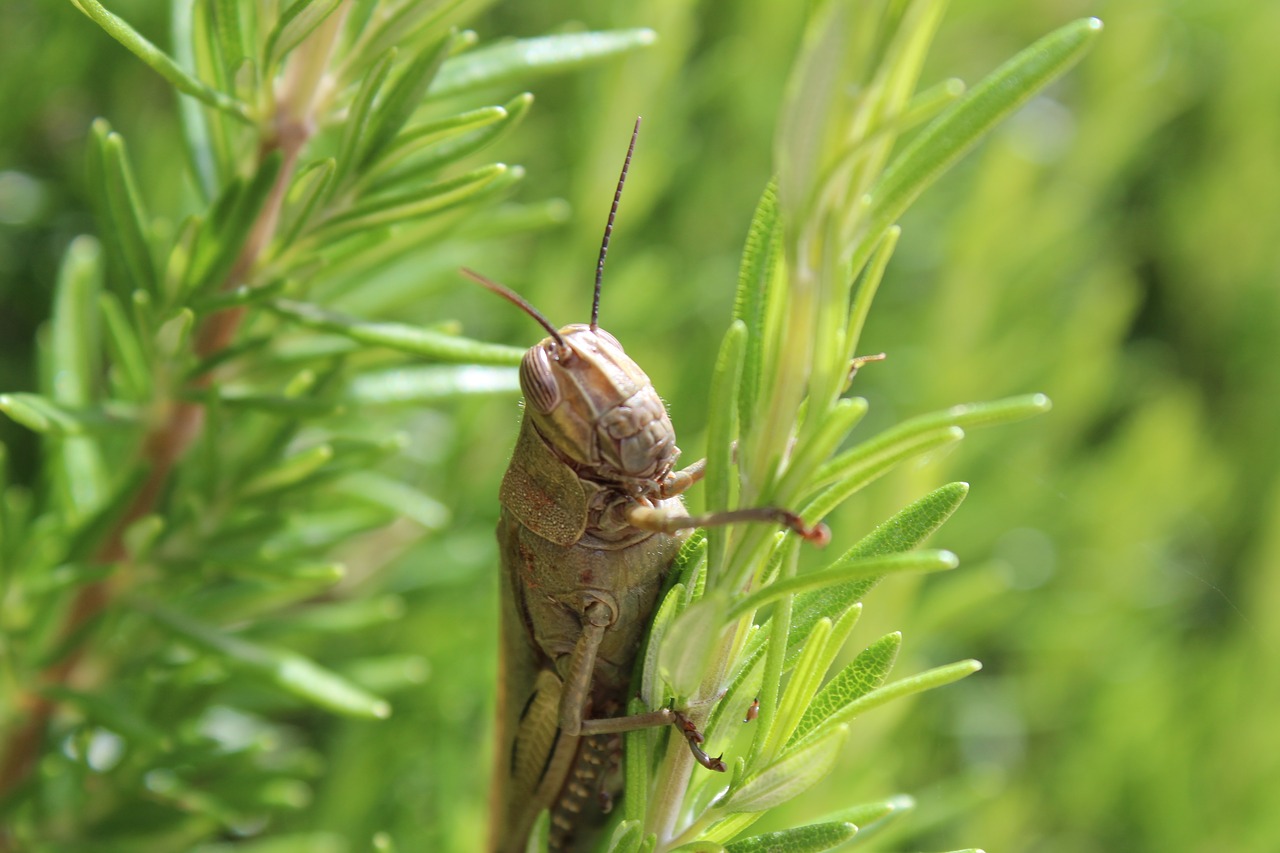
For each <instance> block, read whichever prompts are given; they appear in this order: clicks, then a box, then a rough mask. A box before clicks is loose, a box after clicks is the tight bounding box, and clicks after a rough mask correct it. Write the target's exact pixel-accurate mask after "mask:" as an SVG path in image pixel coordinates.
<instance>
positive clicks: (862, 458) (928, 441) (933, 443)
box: [801, 426, 964, 520]
mask: <svg viewBox="0 0 1280 853" xmlns="http://www.w3.org/2000/svg"><path fill="white" fill-rule="evenodd" d="M962 438H964V430H962V429H960V428H959V427H955V426H951V427H941V428H938V429H934V430H930V431H928V432H922V433H919V434H916V435H911V436H904V437H902V438H901V439H899V440H898V441H895V442H893V443H890V444H886V445H879V444H876V445H874V446H872V442H866V443H865V445H866V446H865V447H864V445H858V446H857V447H855V448H854V449H853V450H852V451H850V452H849V453H848V454H845V455H844V456H842V457H841V458H842V459H843V460H847V463H848V464H846V465H845V466H844V467H843V468H842V469H841V470H839V472H838V478H837V479H836V481H835V482H834V483H833V484H832V485H831V486H829V487H828V488H827V489H826V490H825V491H823V492H822V494H820V495H818V497H816V498H814V499H813V500H812V501H811V502H810V503H809V504H808V505H807V506H806V507H805V508H804V509H803V510H802V511H801V515H803V516H804V517H805V518H806V519H811V520H817V519H821V518H825V517H826V516H827V514H828V513H830V512H831V511H832V510H834V509H835V508H836V507H838V506H839V505H840V504H842V503H844V502H845V501H846V500H848V499H849V498H850V497H851V496H852V495H853V494H854V493H856V492H857V491H858V490H860V489H862V488H864V487H866V486H867V485H868V484H870V483H872V482H874V481H875V480H877V479H879V478H880V477H882V476H884V475H885V474H887V473H889V471H891V470H893V469H894V468H895V467H897V466H898V465H900V464H902V463H903V462H905V461H907V460H908V459H911V458H913V457H916V456H921V455H923V454H925V453H928V452H930V451H931V450H937V449H938V448H940V447H946V446H947V445H948V444H955V443H956V442H957V441H959V440H960V439H962ZM823 470H824V471H825V470H826V467H824V469H823ZM819 478H822V472H819ZM822 479H825V478H822Z"/></svg>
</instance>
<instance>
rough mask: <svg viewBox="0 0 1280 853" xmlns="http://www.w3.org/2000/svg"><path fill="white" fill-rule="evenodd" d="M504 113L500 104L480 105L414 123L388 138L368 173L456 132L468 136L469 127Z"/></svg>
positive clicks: (498, 118) (380, 170) (472, 128)
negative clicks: (393, 136)
mask: <svg viewBox="0 0 1280 853" xmlns="http://www.w3.org/2000/svg"><path fill="white" fill-rule="evenodd" d="M506 116H507V111H506V110H505V109H504V108H502V107H480V108H478V109H474V110H468V111H466V112H462V113H457V114H455V115H450V116H446V117H445V118H442V119H439V120H437V121H429V122H424V123H422V124H416V125H413V126H412V127H409V128H406V129H405V130H404V131H402V132H401V133H400V134H399V135H397V136H396V137H395V138H394V139H392V140H391V142H390V144H389V145H388V147H387V150H386V152H385V153H384V154H383V156H382V157H381V159H379V161H378V163H377V165H375V166H373V168H372V169H370V174H371V175H373V176H376V175H379V174H382V173H383V172H386V171H387V170H389V169H390V168H391V167H392V166H395V165H397V164H398V163H401V162H403V161H404V160H406V159H408V158H410V157H413V156H414V155H415V154H417V153H418V152H420V151H422V150H423V149H425V148H428V147H430V146H432V145H436V144H438V143H440V142H444V141H446V140H453V139H455V138H457V137H459V136H467V135H469V134H470V133H471V132H472V131H476V130H480V129H482V128H485V127H488V126H489V125H491V124H494V123H496V122H500V121H502V120H503V119H504V118H506Z"/></svg>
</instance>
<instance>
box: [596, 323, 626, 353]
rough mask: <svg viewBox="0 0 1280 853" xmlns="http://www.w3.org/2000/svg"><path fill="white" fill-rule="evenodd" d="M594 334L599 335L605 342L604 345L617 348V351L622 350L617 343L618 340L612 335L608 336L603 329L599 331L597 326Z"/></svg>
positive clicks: (620, 345)
mask: <svg viewBox="0 0 1280 853" xmlns="http://www.w3.org/2000/svg"><path fill="white" fill-rule="evenodd" d="M596 334H597V335H599V336H600V337H601V338H602V339H603V340H604V341H605V343H608V344H611V345H613V346H615V347H617V348H618V349H622V344H620V343H618V339H617V338H615V337H614V336H613V335H611V334H609V333H608V332H606V331H605V330H604V329H601V328H599V327H598V326H597V327H596Z"/></svg>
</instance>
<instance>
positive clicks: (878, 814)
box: [826, 794, 916, 833]
mask: <svg viewBox="0 0 1280 853" xmlns="http://www.w3.org/2000/svg"><path fill="white" fill-rule="evenodd" d="M915 807H916V801H915V800H914V799H913V798H912V797H910V796H907V795H906V794H898V795H897V796H894V797H889V798H887V799H884V800H876V801H874V802H870V803H859V804H858V805H856V806H850V807H849V808H847V809H840V810H839V811H837V812H835V813H834V814H831V815H827V816H826V819H827V820H839V821H848V822H850V823H854V824H857V825H858V829H859V831H861V832H864V833H865V832H867V831H868V830H870V829H879V828H880V827H881V826H883V825H884V822H885V821H888V820H891V819H893V818H896V817H901V816H902V815H904V814H906V813H907V812H909V811H911V810H912V809H914V808H915Z"/></svg>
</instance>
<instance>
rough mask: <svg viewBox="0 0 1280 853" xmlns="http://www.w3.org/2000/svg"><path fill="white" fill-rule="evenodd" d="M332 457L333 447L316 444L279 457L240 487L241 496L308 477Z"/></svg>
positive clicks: (286, 485) (277, 488)
mask: <svg viewBox="0 0 1280 853" xmlns="http://www.w3.org/2000/svg"><path fill="white" fill-rule="evenodd" d="M332 459H333V447H331V446H330V445H328V444H317V445H314V446H312V447H308V448H307V449H306V450H301V451H299V452H297V453H294V454H292V455H291V456H287V457H285V458H284V459H281V460H280V461H279V462H277V463H276V464H275V465H274V466H272V467H270V468H268V469H267V470H265V471H263V472H262V473H260V474H258V475H257V476H255V477H254V478H253V479H252V480H250V481H249V482H247V483H245V484H244V485H243V486H242V487H241V488H240V494H241V495H242V496H243V497H255V496H260V495H264V494H270V493H273V492H278V491H280V490H281V489H286V488H289V487H290V486H294V485H296V484H298V483H299V482H301V481H302V480H305V479H306V478H308V477H310V476H311V475H312V474H314V473H315V472H316V471H317V470H319V469H320V468H322V467H324V466H325V465H327V464H328V463H329V461H330V460H332Z"/></svg>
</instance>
